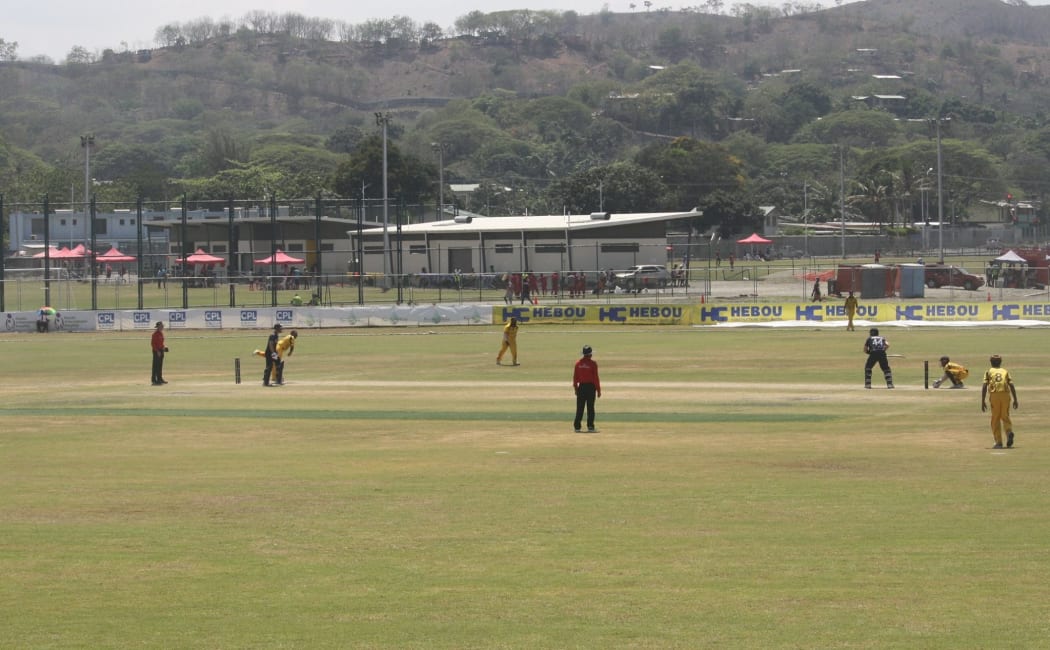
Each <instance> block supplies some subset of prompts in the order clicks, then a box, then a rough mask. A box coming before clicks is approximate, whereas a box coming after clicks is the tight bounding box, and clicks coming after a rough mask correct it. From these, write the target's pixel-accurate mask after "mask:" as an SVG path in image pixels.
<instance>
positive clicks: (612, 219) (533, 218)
mask: <svg viewBox="0 0 1050 650" xmlns="http://www.w3.org/2000/svg"><path fill="white" fill-rule="evenodd" d="M700 214H701V213H700V212H697V211H692V210H691V211H689V212H639V213H633V214H616V213H613V214H611V215H609V218H608V219H593V218H591V215H589V214H571V215H562V214H547V215H530V216H523V217H478V216H475V217H472V218H471V220H470V221H469V222H467V221H466V220H461V221H458V222H457V221H456V220H454V219H445V220H442V221H429V222H427V223H416V224H411V225H406V226H401V232H402V233H403V234H438V233H441V234H447V233H461V234H478V233H497V232H523V231H528V232H542V231H549V232H565V231H566V230H569V231H570V232H572V231H577V230H592V229H595V228H614V227H617V226H626V225H633V224H639V223H656V222H660V221H673V220H679V219H691V218H694V217H698V216H700ZM389 228H390V229H393V228H394V225H393V224H391V225H390V226H389ZM376 230H382V228H378V229H376V228H371V229H368V230H366V231H365V232H369V233H373V234H374V233H375V231H376Z"/></svg>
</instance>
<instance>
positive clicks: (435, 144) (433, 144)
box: [430, 142, 445, 221]
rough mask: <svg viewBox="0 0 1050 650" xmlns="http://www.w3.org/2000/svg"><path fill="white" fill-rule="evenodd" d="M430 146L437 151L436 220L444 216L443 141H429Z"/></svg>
mask: <svg viewBox="0 0 1050 650" xmlns="http://www.w3.org/2000/svg"><path fill="white" fill-rule="evenodd" d="M430 147H431V148H432V149H435V150H436V151H437V152H438V214H437V218H438V221H440V220H441V219H443V218H444V216H445V143H444V142H431V143H430Z"/></svg>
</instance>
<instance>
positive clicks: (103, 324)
mask: <svg viewBox="0 0 1050 650" xmlns="http://www.w3.org/2000/svg"><path fill="white" fill-rule="evenodd" d="M3 318H4V326H3V327H4V331H8V332H35V331H36V329H37V319H38V318H39V314H38V312H36V311H30V312H27V311H16V312H4V313H3ZM158 322H159V323H164V327H165V329H166V330H168V331H173V332H174V331H178V330H203V329H215V330H236V329H242V330H256V329H258V330H270V329H273V326H274V325H276V324H277V323H280V324H281V325H283V326H284V327H285V328H286V329H287V328H291V327H297V328H302V329H310V328H324V327H390V326H399V325H400V326H406V327H426V326H432V325H433V326H437V325H487V324H491V323H492V305H484V304H478V305H474V304H465V305H447V304H446V305H376V306H368V305H365V306H352V307H218V308H200V309H132V310H100V311H68V312H59V313H58V314H56V315H55V316H54V317H52V320H51V322H50V331H51V332H96V331H111V332H126V331H135V330H140V331H149V330H152V329H153V328H154V327H155V326H156V324H157V323H158Z"/></svg>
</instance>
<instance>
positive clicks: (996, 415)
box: [981, 354, 1017, 449]
mask: <svg viewBox="0 0 1050 650" xmlns="http://www.w3.org/2000/svg"><path fill="white" fill-rule="evenodd" d="M990 361H991V363H992V367H991V368H989V369H988V371H987V372H986V373H984V385H983V386H981V412H982V413H984V412H985V411H987V410H988V405H987V404H986V403H985V397H986V396H987V397H988V398H989V401H990V402H991V403H992V437H993V438H995V445H994V446H993V447H992V448H993V449H1002V448H1003V429H1005V430H1006V446H1007V447H1013V446H1014V425H1013V422H1011V421H1010V398H1011V397H1013V406H1014V408H1017V389H1016V388H1014V381H1013V379H1012V378H1011V377H1010V371H1008V370H1007V369H1006V368H1003V367H1002V364H1003V358H1002V357H1001V356H999V355H998V354H993V355H992V358H991V359H990Z"/></svg>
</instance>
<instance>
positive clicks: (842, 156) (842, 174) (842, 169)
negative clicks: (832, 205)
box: [839, 145, 846, 259]
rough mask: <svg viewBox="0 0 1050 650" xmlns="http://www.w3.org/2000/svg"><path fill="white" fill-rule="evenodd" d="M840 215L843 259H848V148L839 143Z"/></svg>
mask: <svg viewBox="0 0 1050 650" xmlns="http://www.w3.org/2000/svg"><path fill="white" fill-rule="evenodd" d="M839 215H840V216H841V218H842V221H841V223H842V226H841V228H840V229H839V237H840V238H841V239H842V259H846V149H845V147H844V146H842V145H839Z"/></svg>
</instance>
